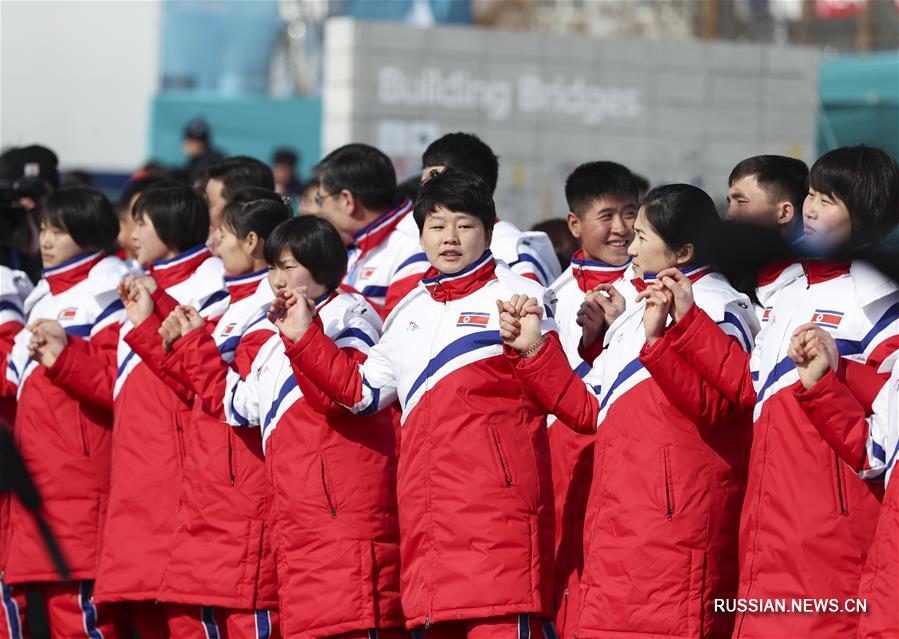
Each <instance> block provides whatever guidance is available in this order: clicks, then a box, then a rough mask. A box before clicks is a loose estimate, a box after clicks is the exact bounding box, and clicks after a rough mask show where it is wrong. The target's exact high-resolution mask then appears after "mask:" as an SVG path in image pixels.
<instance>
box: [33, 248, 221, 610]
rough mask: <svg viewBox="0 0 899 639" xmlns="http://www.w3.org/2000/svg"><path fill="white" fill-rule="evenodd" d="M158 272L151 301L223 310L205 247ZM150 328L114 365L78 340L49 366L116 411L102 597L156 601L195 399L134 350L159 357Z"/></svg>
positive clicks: (130, 339)
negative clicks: (163, 298)
mask: <svg viewBox="0 0 899 639" xmlns="http://www.w3.org/2000/svg"><path fill="white" fill-rule="evenodd" d="M152 273H153V276H154V278H155V279H156V281H157V284H158V285H159V290H158V291H157V292H156V293H155V294H154V298H156V299H159V298H160V296H161V295H162V293H163V291H166V292H167V293H168V294H169V295H171V296H172V297H174V298H175V299H178V300H180V301H181V302H182V303H186V304H191V305H193V306H196V307H198V308H201V309H202V310H201V313H202V314H204V315H211V316H218V315H220V314H221V311H222V308H221V306H222V304H221V302H222V300H223V299H225V298H226V297H227V294H226V293H224V291H223V288H224V284H223V281H222V267H221V262H220V261H219V260H217V259H214V258H212V256H211V254H210V253H209V251H208V249H206V247H205V246H204V247H197V248H196V249H192V250H190V251H187V252H186V253H184V254H182V255H180V256H177V257H175V258H174V259H172V260H168V261H166V262H162V263H159V264H157V265H156V266H155V267H154V269H153V271H152ZM148 322H149V323H148ZM148 322H144V323H143V324H141V325H140V326H138V327H137V328H131V324H130V322H128V323H126V324H125V325H124V326H123V329H122V336H121V338H120V341H119V349H118V355H117V357H116V358H115V359H112V360H109V359H102V358H100V357H98V356H97V354H96V353H93V352H91V349H90V348H89V347H88V345H87V344H85V343H84V342H76V341H72V342H71V343H70V344H69V346H68V347H67V348H66V349H65V350H64V351H63V353H62V355H61V356H60V357H59V359H58V360H57V361H56V364H54V366H53V369H51V374H52V375H53V377H54V379H55V380H56V382H57V383H58V384H60V385H63V386H65V387H66V388H67V389H69V390H70V391H71V392H73V393H74V394H77V395H79V396H82V397H92V398H94V400H95V401H100V402H102V401H105V402H106V403H107V404H113V406H114V408H113V414H114V423H113V453H112V479H111V486H112V489H111V492H110V499H109V508H108V513H107V517H106V522H105V526H104V528H103V544H102V551H101V555H100V565H99V570H98V573H97V584H96V587H95V590H94V596H95V597H96V599H97V600H98V601H142V600H153V599H156V597H157V595H158V592H159V586H160V583H161V580H162V576H163V571H164V569H165V566H166V561H167V559H168V546H169V541H170V539H171V536H172V533H173V532H174V529H175V522H176V515H177V510H178V500H179V496H180V494H181V476H182V464H183V461H184V455H185V433H184V431H185V428H186V427H187V426H188V425H189V423H190V418H191V401H192V398H193V395H192V393H191V392H190V391H189V390H188V389H187V387H186V386H181V387H180V390H179V391H178V392H176V391H175V390H173V389H172V387H173V386H174V387H177V383H176V382H174V381H171V380H170V381H169V383H166V382H164V381H162V379H161V377H160V375H164V373H163V372H162V371H159V370H156V371H155V372H154V368H151V367H154V366H155V365H154V360H153V359H148V360H147V361H144V360H142V359H141V358H140V357H139V356H138V355H137V354H136V352H137V351H138V350H140V349H144V350H145V351H146V350H149V349H153V348H156V349H158V350H159V351H160V352H161V351H162V347H161V344H160V339H159V336H158V335H157V334H156V333H155V330H153V328H154V323H153V322H152V321H151V320H148ZM129 328H130V330H128V329H129ZM160 359H161V357H160ZM113 397H114V399H113Z"/></svg>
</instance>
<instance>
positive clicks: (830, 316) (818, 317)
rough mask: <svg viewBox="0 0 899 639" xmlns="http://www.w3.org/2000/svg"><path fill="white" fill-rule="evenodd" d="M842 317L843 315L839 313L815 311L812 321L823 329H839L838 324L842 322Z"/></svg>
mask: <svg viewBox="0 0 899 639" xmlns="http://www.w3.org/2000/svg"><path fill="white" fill-rule="evenodd" d="M843 315H844V313H842V312H840V311H825V310H821V309H815V313H814V314H813V315H812V321H813V322H814V323H815V324H817V325H818V326H823V327H824V328H837V327H839V325H840V322H841V321H843Z"/></svg>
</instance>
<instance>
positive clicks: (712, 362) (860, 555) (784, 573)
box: [660, 146, 899, 639]
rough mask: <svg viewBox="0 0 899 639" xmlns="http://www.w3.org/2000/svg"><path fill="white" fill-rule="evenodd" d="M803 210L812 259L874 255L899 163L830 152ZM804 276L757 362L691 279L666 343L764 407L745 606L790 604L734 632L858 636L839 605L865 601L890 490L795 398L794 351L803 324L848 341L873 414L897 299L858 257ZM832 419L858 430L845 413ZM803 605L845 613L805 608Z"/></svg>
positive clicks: (758, 427)
mask: <svg viewBox="0 0 899 639" xmlns="http://www.w3.org/2000/svg"><path fill="white" fill-rule="evenodd" d="M802 212H803V218H804V219H803V221H804V228H805V240H804V242H803V244H804V245H805V246H806V247H808V248H809V250H814V251H816V252H817V253H819V254H821V253H824V254H825V255H827V254H831V253H833V252H835V251H839V250H845V249H847V248H848V249H852V248H857V247H864V246H868V245H870V244H872V243H874V242H876V241H877V240H878V239H879V238H882V237H884V236H885V235H887V234H888V233H889V231H890V230H891V229H892V228H894V227H895V225H896V223H897V221H899V168H897V166H896V162H895V161H894V160H893V159H892V158H891V157H890V156H889V155H888V154H887V153H885V152H884V151H882V150H880V149H876V148H871V147H866V146H857V147H846V148H840V149H836V150H834V151H831V152H829V153H827V154H825V155H824V156H822V157H821V158H819V159H818V161H817V162H815V164H814V165H813V166H812V169H811V172H810V174H809V194H808V196H807V197H806V200H805V202H804V204H803V210H802ZM802 267H803V271H804V272H803V273H802V274H800V275H798V276H795V277H793V279H792V280H791V281H790V282H789V283H788V284H787V285H785V286H784V287H783V288H782V289H781V291H780V292H779V293H778V296H777V299H776V300H775V302H774V305H773V308H772V309H771V312H770V315H769V319H768V321H767V322H766V324H765V328H764V329H763V330H762V332H761V333H760V334H759V336H758V338H757V340H756V345H755V349H754V350H753V353H752V356H751V357H750V356H749V355H747V354H746V353H745V352H744V351H743V350H742V349H737V348H735V346H734V344H733V343H731V342H728V341H727V340H724V339H722V338H721V336H720V335H719V332H718V331H716V330H715V325H714V322H713V321H712V320H711V319H710V318H709V316H708V315H707V314H706V313H705V312H703V310H701V309H699V308H698V307H697V306H696V305H694V304H693V294H692V287H691V285H690V282H689V280H688V279H687V278H686V277H684V276H683V275H682V274H679V273H678V272H676V271H670V272H666V273H661V274H660V278H661V284H662V285H663V286H664V287H665V288H667V289H668V290H670V291H671V293H672V295H673V297H674V302H675V303H674V307H673V308H674V313H673V315H674V318H675V323H674V324H673V325H672V326H670V327H669V328H668V330H667V331H666V333H665V335H664V337H663V339H662V340H660V341H661V342H663V347H665V348H669V349H672V350H673V351H674V352H675V353H677V355H678V356H680V357H681V358H682V360H683V361H684V367H685V368H686V367H690V369H692V370H693V371H695V372H696V373H698V374H700V375H701V376H702V377H703V378H704V379H705V380H707V381H708V382H709V383H710V384H712V385H713V386H714V387H715V388H716V389H718V390H719V391H720V392H721V393H722V394H723V395H725V396H726V397H727V398H728V399H730V401H733V402H734V403H736V404H738V405H740V406H743V407H745V408H751V409H753V417H754V437H753V444H752V446H753V449H752V455H751V457H750V467H749V477H748V483H747V491H746V495H747V497H746V502H745V504H744V508H743V512H742V515H741V524H740V525H741V530H740V557H741V561H740V567H741V571H740V589H739V594H738V597H739V600H738V601H737V602H736V603H737V604H739V602H740V601H743V602H759V601H781V600H783V601H784V602H785V603H786V606H787V607H788V609H785V610H774V611H767V610H759V608H758V607H756V608H753V607H750V606H748V605H746V606H745V607H744V609H743V610H740V612H739V614H738V616H737V622H736V627H735V631H734V636H735V637H747V638H748V637H753V638H756V637H757V638H765V639H768V638H771V637H790V638H797V637H809V638H812V637H814V638H817V637H854V636H855V634H856V630H857V626H858V619H859V617H858V610H857V609H855V608H854V607H852V606H844V605H843V603H842V602H845V601H846V600H847V599H853V598H855V597H856V593H857V592H858V588H859V580H860V577H861V574H862V570H863V567H864V565H865V561H866V557H867V553H868V549H869V546H870V544H871V540H872V537H873V535H874V529H875V525H876V523H877V518H878V515H879V514H880V499H881V495H882V489H883V487H882V485H880V484H879V483H878V482H866V481H864V480H863V479H862V478H860V477H859V476H858V475H857V474H856V473H855V472H853V470H854V469H853V467H852V466H850V465H848V464H847V463H846V462H845V460H842V459H841V456H840V454H839V453H838V451H837V450H835V447H834V446H833V445H832V444H831V443H829V441H828V438H825V437H823V436H822V434H821V432H820V431H819V424H817V423H816V422H815V420H814V419H810V418H809V415H808V414H807V413H806V411H805V410H804V409H803V407H802V406H801V405H800V403H799V402H798V401H797V390H801V387H802V384H801V377H800V372H799V370H797V367H796V366H795V365H794V363H793V360H792V359H791V358H790V356H789V353H788V351H789V347H790V343H791V340H792V338H793V334H794V332H796V331H797V330H798V329H800V328H801V327H803V326H805V325H807V324H808V323H810V322H811V323H814V324H816V325H817V326H819V327H821V328H823V329H826V330H827V331H828V332H829V333H830V334H831V335H832V336H833V337H834V339H835V340H836V343H837V344H839V355H840V358H839V360H838V361H839V365H838V366H837V371H836V375H835V376H834V377H835V378H836V381H838V382H839V384H840V385H842V386H843V387H845V388H844V390H846V391H848V392H849V393H851V394H852V395H853V396H855V398H856V400H858V403H859V404H860V405H861V406H862V407H863V409H864V410H865V412H866V414H870V413H871V411H872V403H873V400H874V398H875V397H876V396H877V394H878V392H879V391H880V390H881V388H882V386H883V383H884V379H883V375H882V374H884V373H887V372H888V371H889V367H890V366H891V360H892V357H893V355H894V353H895V351H896V349H897V346H899V338H897V334H899V290H897V286H896V284H895V283H894V282H893V281H891V280H889V279H888V278H886V277H885V276H883V275H882V274H881V273H879V272H877V271H875V270H874V269H873V268H871V267H870V266H868V265H867V264H866V263H863V262H860V261H852V262H845V261H840V260H837V259H823V258H817V259H808V260H804V261H803V262H802ZM850 364H854V365H853V366H850ZM859 370H860V371H861V373H868V374H867V375H864V374H860V373H859ZM877 373H881V375H878V374H877ZM828 410H831V411H834V413H835V414H834V415H833V419H837V420H839V421H841V422H843V423H844V424H847V423H849V422H847V417H848V416H847V415H846V413H845V412H844V411H843V410H842V409H841V407H840V405H839V404H836V403H835V404H833V405H831V406H829V407H828ZM794 599H796V600H800V601H801V600H806V599H809V600H813V601H814V600H818V601H823V602H824V603H825V604H828V602H831V601H835V602H837V605H836V606H830V605H825V606H824V609H823V610H821V609H818V610H816V611H814V612H812V611H805V610H802V611H794V610H793V609H792V601H793V600H794ZM731 605H733V604H731ZM800 608H801V606H800Z"/></svg>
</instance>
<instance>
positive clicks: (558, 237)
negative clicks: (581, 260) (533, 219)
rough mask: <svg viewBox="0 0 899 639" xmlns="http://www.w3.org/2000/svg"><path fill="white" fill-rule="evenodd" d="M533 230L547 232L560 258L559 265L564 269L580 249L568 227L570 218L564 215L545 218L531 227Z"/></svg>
mask: <svg viewBox="0 0 899 639" xmlns="http://www.w3.org/2000/svg"><path fill="white" fill-rule="evenodd" d="M531 230H532V231H541V232H542V233H546V235H547V236H548V237H549V241H550V242H552V245H553V251H554V252H555V254H556V257H557V258H559V265H560V266H561V267H562V270H563V271H564V270H565V269H566V268H568V265H569V264H571V256H572V254H574V252H575V251H576V250H577V249H578V240H577V238H576V237H574V235H572V234H571V229H570V228H568V220H566V219H565V218H563V217H555V218H552V219H550V220H543V221H542V222H538V223H537V224H535V225H534V226H532V227H531Z"/></svg>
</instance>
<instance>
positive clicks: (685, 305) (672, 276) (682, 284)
mask: <svg viewBox="0 0 899 639" xmlns="http://www.w3.org/2000/svg"><path fill="white" fill-rule="evenodd" d="M656 281H657V282H659V283H661V285H662V286H664V287H665V288H666V289H668V291H670V292H671V295H672V296H673V300H674V304H673V305H672V306H671V317H672V318H673V319H674V321H675V322H679V321H681V319H682V318H683V317H684V315H686V314H687V312H688V311H689V310H690V309H691V308H693V304H694V301H693V283H692V282H691V281H690V278H689V277H687V276H686V275H684V274H683V273H681V272H680V271H679V270H678V269H676V268H666V269H665V270H664V271H662V272H661V273H659V274H658V276H657V278H656Z"/></svg>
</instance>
